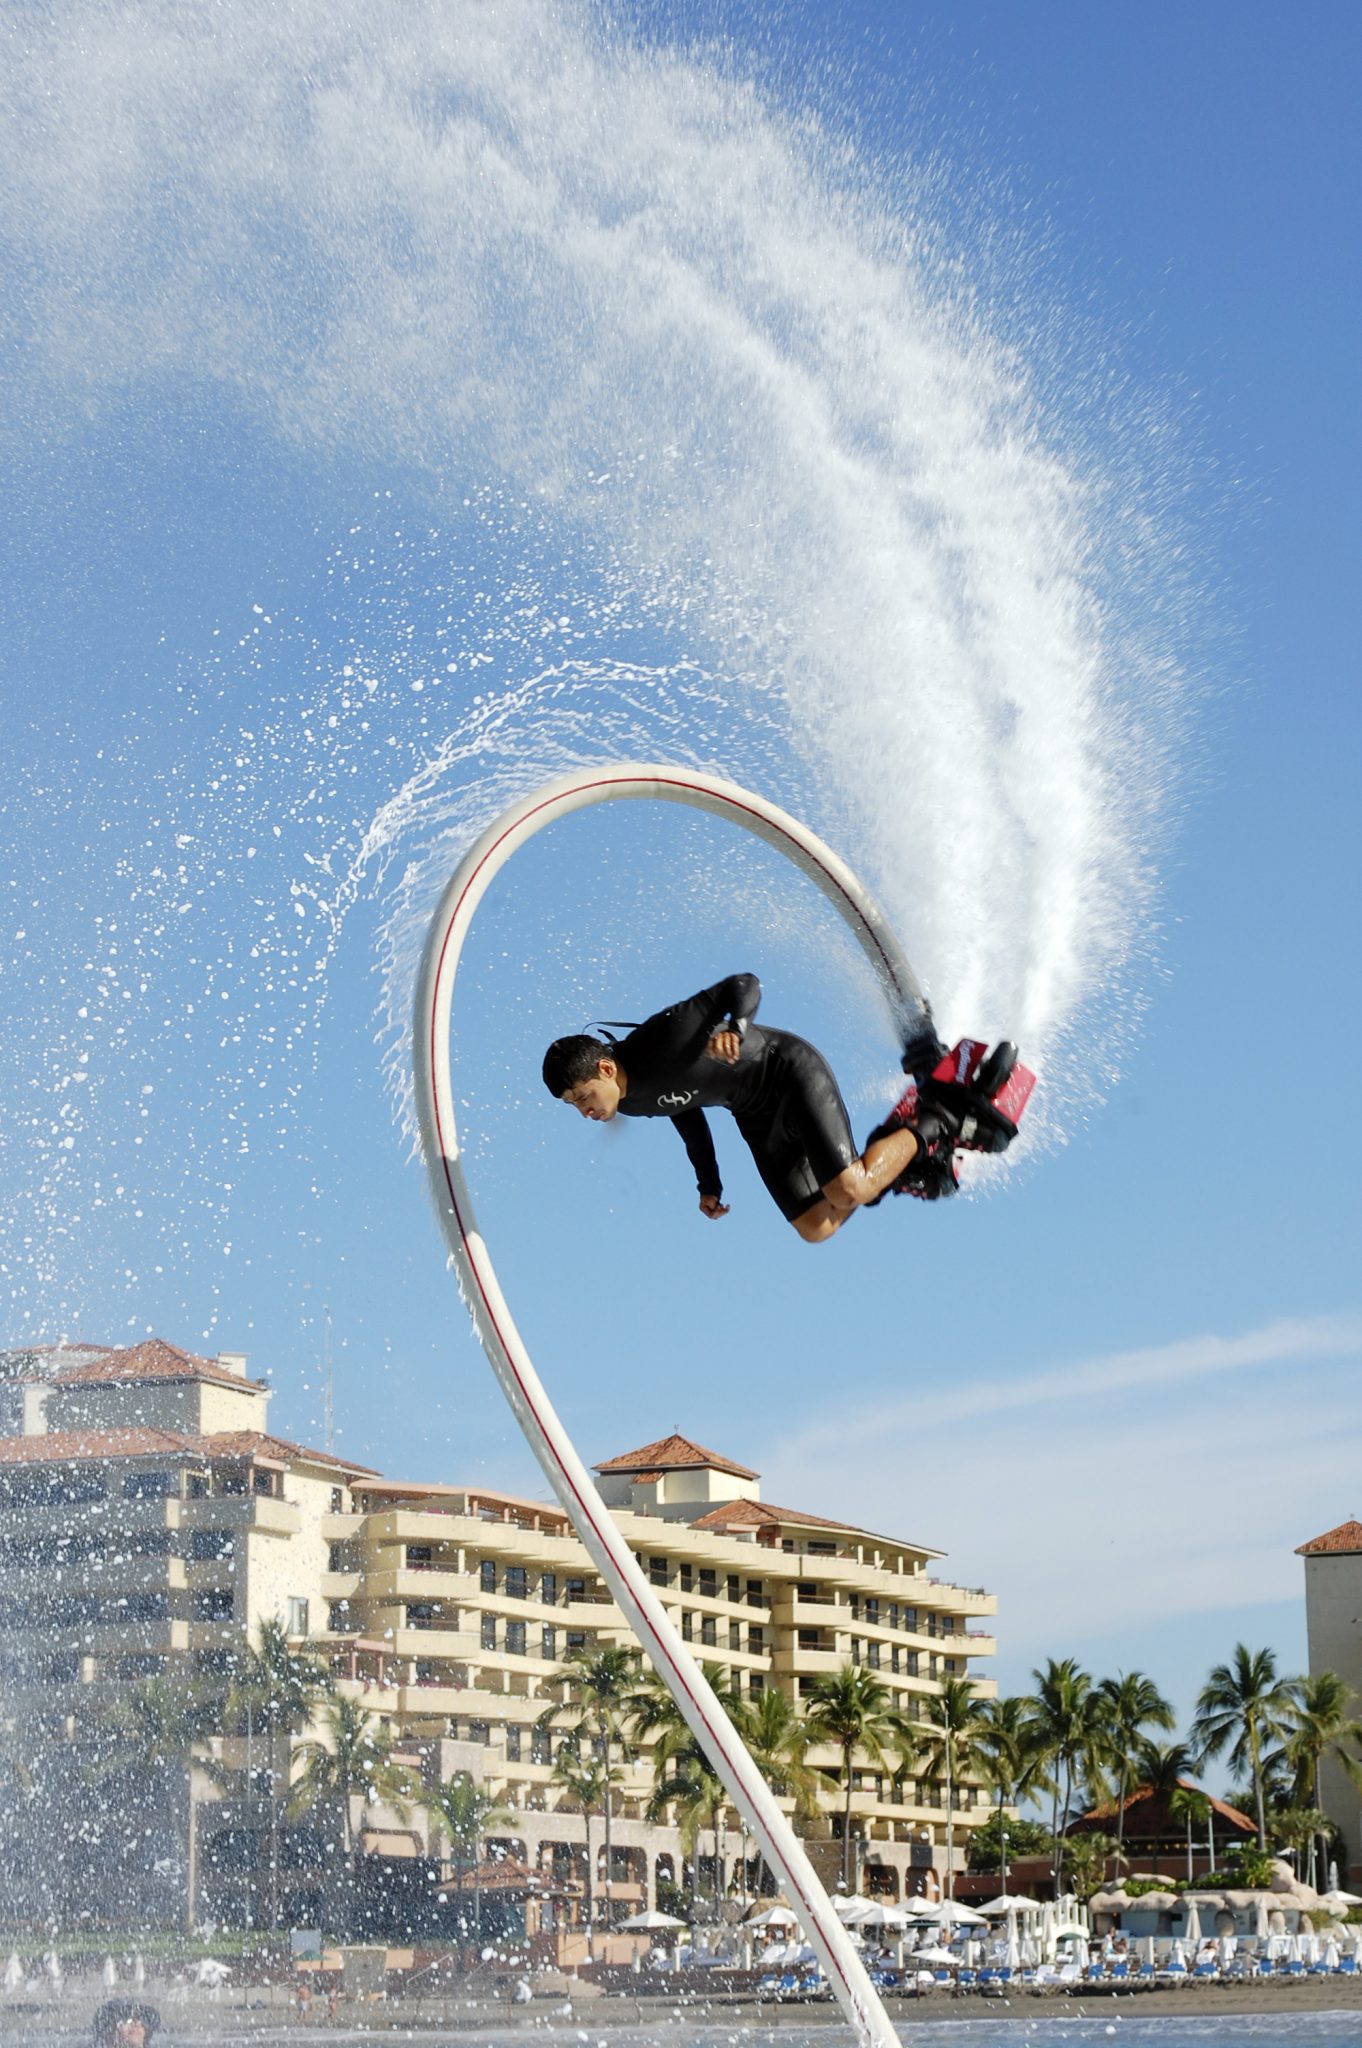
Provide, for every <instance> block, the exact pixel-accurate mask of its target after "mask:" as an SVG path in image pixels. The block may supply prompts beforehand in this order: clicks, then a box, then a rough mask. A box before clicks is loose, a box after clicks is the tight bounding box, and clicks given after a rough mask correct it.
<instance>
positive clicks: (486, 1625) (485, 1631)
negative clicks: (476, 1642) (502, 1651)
mask: <svg viewBox="0 0 1362 2048" xmlns="http://www.w3.org/2000/svg"><path fill="white" fill-rule="evenodd" d="M496 1646H497V1618H496V1616H495V1614H484V1615H483V1617H482V1647H483V1649H484V1650H495V1648H496Z"/></svg>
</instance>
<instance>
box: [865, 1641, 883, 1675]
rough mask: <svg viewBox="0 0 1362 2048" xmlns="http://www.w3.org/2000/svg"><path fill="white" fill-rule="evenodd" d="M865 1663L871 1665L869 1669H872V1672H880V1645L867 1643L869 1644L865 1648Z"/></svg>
mask: <svg viewBox="0 0 1362 2048" xmlns="http://www.w3.org/2000/svg"><path fill="white" fill-rule="evenodd" d="M865 1661H866V1663H867V1664H868V1665H869V1667H870V1669H871V1670H872V1671H878V1670H879V1668H880V1646H879V1644H878V1643H867V1644H866V1646H865Z"/></svg>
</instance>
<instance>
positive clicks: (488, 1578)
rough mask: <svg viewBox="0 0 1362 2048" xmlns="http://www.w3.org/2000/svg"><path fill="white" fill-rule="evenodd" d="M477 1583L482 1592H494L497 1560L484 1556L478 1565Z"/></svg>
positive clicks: (495, 1588)
mask: <svg viewBox="0 0 1362 2048" xmlns="http://www.w3.org/2000/svg"><path fill="white" fill-rule="evenodd" d="M478 1584H479V1586H480V1587H481V1588H482V1590H483V1592H484V1593H495V1592H496V1590H497V1561H496V1559H495V1558H494V1557H485V1558H484V1559H483V1561H482V1563H481V1564H480V1565H479V1566H478Z"/></svg>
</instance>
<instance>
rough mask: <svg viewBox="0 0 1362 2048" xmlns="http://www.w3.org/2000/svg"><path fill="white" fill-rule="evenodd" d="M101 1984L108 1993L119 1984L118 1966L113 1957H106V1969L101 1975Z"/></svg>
mask: <svg viewBox="0 0 1362 2048" xmlns="http://www.w3.org/2000/svg"><path fill="white" fill-rule="evenodd" d="M99 1977H100V1982H101V1983H102V1984H103V1986H104V1989H105V1990H106V1991H112V1990H113V1988H114V1986H115V1985H116V1984H117V1982H118V1965H117V1963H115V1961H114V1959H113V1957H112V1956H105V1958H104V1968H103V1969H102V1970H101V1971H100V1973H99Z"/></svg>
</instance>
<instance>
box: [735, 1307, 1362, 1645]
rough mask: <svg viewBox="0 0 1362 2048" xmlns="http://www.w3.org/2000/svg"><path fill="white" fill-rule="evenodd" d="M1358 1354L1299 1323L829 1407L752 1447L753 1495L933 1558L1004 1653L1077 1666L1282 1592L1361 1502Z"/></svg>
mask: <svg viewBox="0 0 1362 2048" xmlns="http://www.w3.org/2000/svg"><path fill="white" fill-rule="evenodd" d="M1359 1351H1362V1322H1360V1321H1359V1320H1358V1319H1356V1318H1351V1317H1315V1318H1306V1319H1299V1320H1291V1321H1282V1322H1276V1323H1273V1324H1270V1325H1268V1326H1266V1327H1265V1328H1263V1329H1261V1330H1254V1331H1249V1332H1247V1333H1245V1334H1243V1335H1241V1336H1237V1337H1218V1336H1200V1337H1190V1338H1183V1339H1179V1340H1178V1341H1176V1342H1174V1343H1171V1344H1168V1345H1163V1346H1158V1347H1152V1348H1150V1349H1147V1350H1143V1351H1130V1352H1120V1353H1116V1354H1113V1355H1112V1356H1110V1357H1107V1358H1089V1359H1084V1360H1081V1361H1076V1362H1073V1363H1069V1364H1064V1365H1058V1366H1054V1367H1052V1368H1049V1369H1047V1370H1044V1371H1041V1372H1033V1373H1030V1374H1028V1375H1026V1376H1025V1377H1024V1378H1019V1379H1006V1378H990V1379H987V1380H981V1379H977V1378H976V1379H972V1380H970V1381H969V1382H968V1383H967V1384H966V1383H962V1384H958V1385H952V1386H937V1387H934V1388H932V1389H931V1390H930V1391H928V1392H925V1393H924V1394H922V1395H920V1396H917V1397H908V1398H906V1399H903V1400H899V1401H896V1402H893V1403H889V1404H885V1403H877V1404H867V1405H866V1406H864V1407H861V1408H848V1407H847V1406H846V1405H845V1404H844V1403H839V1405H838V1408H837V1410H836V1411H835V1412H833V1413H830V1414H829V1415H828V1416H827V1417H826V1418H822V1419H820V1420H818V1421H817V1422H815V1423H813V1424H811V1425H809V1426H807V1427H806V1428H804V1429H801V1430H800V1431H799V1432H798V1433H797V1434H794V1435H792V1436H789V1437H787V1438H785V1439H783V1440H779V1441H778V1442H777V1443H776V1444H775V1445H774V1446H773V1447H772V1449H771V1451H770V1453H769V1454H768V1456H767V1459H766V1470H767V1472H768V1474H769V1477H770V1490H771V1493H772V1496H773V1497H774V1498H776V1499H782V1500H792V1501H809V1502H811V1503H812V1502H816V1503H818V1505H819V1507H820V1509H821V1511H822V1512H824V1513H828V1512H841V1513H843V1514H846V1515H848V1516H849V1517H853V1518H854V1519H855V1520H856V1521H857V1522H858V1523H861V1524H864V1525H865V1526H867V1527H872V1528H879V1529H884V1530H887V1531H893V1532H895V1533H902V1534H904V1535H908V1536H912V1537H914V1538H916V1539H918V1540H920V1541H923V1542H929V1543H931V1544H933V1545H934V1546H935V1547H938V1548H943V1549H946V1550H947V1551H948V1552H949V1553H950V1555H949V1558H948V1562H947V1564H946V1566H945V1567H944V1568H943V1570H944V1572H945V1573H946V1574H948V1575H949V1576H951V1577H954V1578H959V1579H961V1580H962V1581H963V1582H965V1583H972V1584H977V1583H984V1584H986V1585H987V1586H988V1587H989V1589H990V1591H994V1592H996V1593H997V1595H998V1607H999V1613H998V1630H999V1635H1000V1639H1001V1641H1002V1642H1003V1643H1004V1644H1005V1646H1006V1648H1007V1650H1008V1651H1009V1652H1011V1653H1014V1654H1022V1655H1025V1656H1026V1657H1028V1658H1035V1659H1040V1658H1043V1657H1046V1656H1051V1655H1053V1656H1065V1655H1069V1654H1071V1653H1073V1654H1081V1648H1082V1644H1083V1642H1084V1640H1085V1639H1086V1638H1093V1639H1096V1638H1099V1637H1105V1638H1108V1639H1110V1638H1111V1637H1112V1636H1113V1635H1116V1634H1118V1632H1119V1629H1120V1626H1121V1624H1122V1622H1125V1623H1127V1624H1128V1625H1129V1626H1130V1627H1131V1628H1132V1629H1135V1628H1142V1627H1147V1626H1148V1625H1149V1624H1151V1623H1157V1621H1158V1620H1159V1619H1160V1618H1161V1617H1164V1618H1169V1619H1171V1618H1172V1617H1174V1616H1177V1615H1182V1614H1190V1613H1200V1612H1204V1613H1206V1614H1207V1615H1210V1614H1213V1613H1214V1612H1215V1611H1217V1610H1218V1609H1221V1608H1233V1607H1243V1606H1248V1605H1252V1604H1256V1603H1261V1602H1267V1601H1274V1600H1289V1599H1291V1598H1293V1597H1299V1595H1300V1591H1301V1568H1300V1564H1299V1562H1298V1560H1297V1559H1296V1558H1295V1556H1294V1555H1293V1553H1294V1550H1295V1546H1296V1545H1297V1544H1298V1543H1301V1542H1304V1541H1305V1540H1306V1539H1307V1538H1309V1537H1311V1536H1314V1535H1317V1534H1318V1533H1319V1532H1320V1530H1321V1529H1323V1528H1327V1527H1328V1526H1330V1524H1331V1522H1333V1521H1340V1520H1343V1519H1344V1518H1345V1517H1346V1516H1348V1515H1349V1514H1351V1513H1352V1512H1353V1511H1354V1509H1355V1508H1357V1507H1359V1505H1362V1487H1359V1485H1358V1482H1357V1454H1356V1443H1355V1437H1354V1432H1353V1430H1352V1427H1351V1404H1352V1402H1353V1401H1354V1400H1355V1398H1356V1369H1355V1368H1356V1359H1357V1355H1358V1353H1359ZM1211 1647H1212V1648H1213V1649H1214V1650H1215V1654H1219V1646H1218V1645H1213V1646H1211ZM1226 1647H1228V1646H1226ZM1208 1661H1209V1653H1208Z"/></svg>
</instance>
